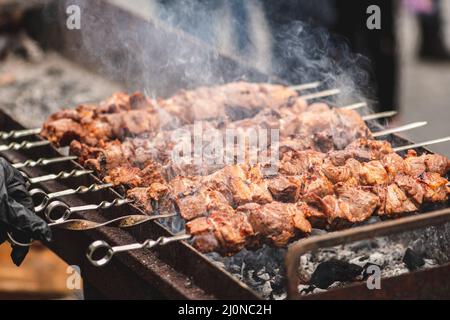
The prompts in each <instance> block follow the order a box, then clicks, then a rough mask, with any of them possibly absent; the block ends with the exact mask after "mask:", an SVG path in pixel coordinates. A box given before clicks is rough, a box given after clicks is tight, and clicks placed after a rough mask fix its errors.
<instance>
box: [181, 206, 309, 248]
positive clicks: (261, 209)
mask: <svg viewBox="0 0 450 320" xmlns="http://www.w3.org/2000/svg"><path fill="white" fill-rule="evenodd" d="M307 214H308V207H307V206H306V205H305V204H285V203H278V202H272V203H269V204H266V205H259V204H255V203H249V204H246V205H244V206H241V207H239V208H238V209H236V210H235V211H234V210H232V209H231V207H228V210H226V209H222V210H220V211H213V212H212V213H211V214H210V215H209V216H208V217H201V218H198V219H195V220H192V221H190V222H188V223H187V224H186V230H187V231H188V232H189V233H190V234H191V235H193V236H194V246H195V247H196V248H197V249H198V250H200V251H202V252H211V251H217V252H219V253H221V254H223V255H231V254H234V253H236V252H238V251H240V250H242V249H243V248H244V247H249V248H254V247H258V246H260V245H261V243H267V244H270V245H273V246H279V247H282V246H285V245H286V244H287V243H288V242H289V241H290V240H291V239H292V238H294V237H298V236H300V235H305V234H307V233H309V232H311V225H310V223H309V222H308V220H307V219H306V216H307Z"/></svg>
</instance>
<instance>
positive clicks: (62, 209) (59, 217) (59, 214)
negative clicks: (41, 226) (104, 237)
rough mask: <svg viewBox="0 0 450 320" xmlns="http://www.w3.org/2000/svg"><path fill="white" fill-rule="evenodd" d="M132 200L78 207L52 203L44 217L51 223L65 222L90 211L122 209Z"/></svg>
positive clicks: (58, 202) (118, 200)
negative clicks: (121, 207) (71, 217)
mask: <svg viewBox="0 0 450 320" xmlns="http://www.w3.org/2000/svg"><path fill="white" fill-rule="evenodd" d="M132 202H133V200H130V199H120V198H119V199H114V200H113V201H111V202H108V201H102V202H100V203H99V204H87V205H83V206H77V207H69V206H68V205H67V204H65V203H64V202H62V201H53V202H51V203H50V204H49V205H48V206H47V208H46V209H45V211H44V215H45V217H46V219H47V221H49V222H63V221H66V220H68V219H69V217H70V216H71V215H72V214H73V213H75V212H82V211H90V210H100V209H102V210H105V209H109V208H112V207H120V206H123V205H125V204H128V203H132Z"/></svg>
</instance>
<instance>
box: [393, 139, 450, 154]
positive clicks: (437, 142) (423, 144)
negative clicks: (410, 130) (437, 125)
mask: <svg viewBox="0 0 450 320" xmlns="http://www.w3.org/2000/svg"><path fill="white" fill-rule="evenodd" d="M449 141H450V136H449V137H445V138H441V139H435V140H430V141H425V142H420V143H415V144H410V145H408V146H403V147H397V148H394V151H395V152H400V151H405V150H409V149H415V148H421V147H427V146H432V145H434V144H439V143H444V142H449Z"/></svg>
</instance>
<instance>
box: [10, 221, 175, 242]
mask: <svg viewBox="0 0 450 320" xmlns="http://www.w3.org/2000/svg"><path fill="white" fill-rule="evenodd" d="M176 215H177V214H176V213H171V214H160V215H154V216H147V215H139V214H134V215H128V216H123V217H119V218H116V219H112V220H108V221H105V222H102V223H100V222H94V221H90V220H85V219H71V220H66V221H61V222H54V223H49V224H48V226H49V227H50V228H59V229H64V230H70V231H87V230H93V229H98V228H102V227H107V226H115V227H117V228H131V227H135V226H138V225H140V224H143V223H146V222H149V221H153V220H157V219H164V218H171V217H174V216H176ZM7 235H8V238H9V241H10V242H11V243H13V244H15V245H17V246H20V247H29V246H31V245H32V244H33V240H32V241H30V242H27V243H23V242H20V241H17V240H16V239H14V237H13V236H12V234H11V233H9V232H8V233H7Z"/></svg>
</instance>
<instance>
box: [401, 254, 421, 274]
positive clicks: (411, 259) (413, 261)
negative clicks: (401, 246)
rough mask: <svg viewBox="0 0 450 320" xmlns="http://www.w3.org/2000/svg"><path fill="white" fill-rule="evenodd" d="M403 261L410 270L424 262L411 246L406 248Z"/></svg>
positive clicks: (417, 267) (415, 268)
mask: <svg viewBox="0 0 450 320" xmlns="http://www.w3.org/2000/svg"><path fill="white" fill-rule="evenodd" d="M403 262H404V263H405V265H406V267H407V268H408V269H409V270H410V271H414V270H417V269H419V268H420V267H422V266H423V265H424V264H425V260H424V259H423V257H422V256H420V255H419V254H418V253H417V252H415V251H414V250H412V249H411V248H408V249H406V252H405V255H404V256H403Z"/></svg>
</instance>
